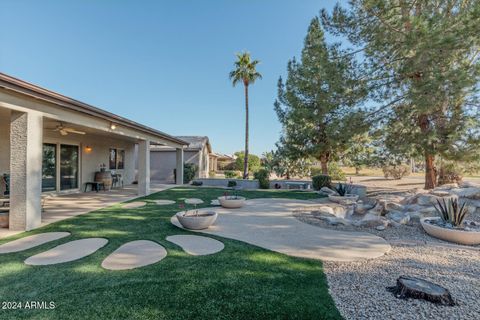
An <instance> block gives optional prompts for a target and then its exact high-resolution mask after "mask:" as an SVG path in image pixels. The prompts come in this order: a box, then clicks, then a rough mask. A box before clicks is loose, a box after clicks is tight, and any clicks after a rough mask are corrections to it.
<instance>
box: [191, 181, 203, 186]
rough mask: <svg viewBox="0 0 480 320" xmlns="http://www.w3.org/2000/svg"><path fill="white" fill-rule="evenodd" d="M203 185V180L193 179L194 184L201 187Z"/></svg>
mask: <svg viewBox="0 0 480 320" xmlns="http://www.w3.org/2000/svg"><path fill="white" fill-rule="evenodd" d="M201 185H203V182H202V181H196V180H193V181H192V186H197V187H199V186H201Z"/></svg>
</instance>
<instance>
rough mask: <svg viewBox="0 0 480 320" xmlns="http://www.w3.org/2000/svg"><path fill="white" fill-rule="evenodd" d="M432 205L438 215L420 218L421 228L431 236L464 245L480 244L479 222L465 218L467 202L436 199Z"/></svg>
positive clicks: (453, 199) (454, 199)
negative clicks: (436, 204) (434, 204)
mask: <svg viewBox="0 0 480 320" xmlns="http://www.w3.org/2000/svg"><path fill="white" fill-rule="evenodd" d="M437 203H438V206H434V207H435V209H436V210H437V213H438V214H439V217H426V218H422V219H420V223H421V224H422V227H423V229H424V230H425V232H426V233H428V234H429V235H431V236H432V237H435V238H439V239H442V240H445V241H450V242H455V243H459V244H466V245H476V244H480V223H477V222H473V221H468V220H465V217H466V216H467V214H468V209H467V203H466V202H464V203H463V204H462V205H460V204H459V201H458V199H456V198H449V199H446V200H445V199H442V201H440V200H437Z"/></svg>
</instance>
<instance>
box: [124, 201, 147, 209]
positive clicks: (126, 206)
mask: <svg viewBox="0 0 480 320" xmlns="http://www.w3.org/2000/svg"><path fill="white" fill-rule="evenodd" d="M146 204H147V203H146V202H144V201H134V202H128V203H124V204H122V208H124V209H135V208H140V207H143V206H144V205H146Z"/></svg>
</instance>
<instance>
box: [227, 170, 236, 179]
mask: <svg viewBox="0 0 480 320" xmlns="http://www.w3.org/2000/svg"><path fill="white" fill-rule="evenodd" d="M224 174H225V178H227V179H231V178H235V177H236V176H237V172H236V171H232V170H228V171H225V172H224Z"/></svg>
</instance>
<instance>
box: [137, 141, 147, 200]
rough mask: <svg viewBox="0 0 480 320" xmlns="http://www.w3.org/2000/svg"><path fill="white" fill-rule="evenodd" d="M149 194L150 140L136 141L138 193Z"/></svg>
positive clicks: (141, 194)
mask: <svg viewBox="0 0 480 320" xmlns="http://www.w3.org/2000/svg"><path fill="white" fill-rule="evenodd" d="M148 194H150V141H149V140H143V141H140V142H139V143H138V195H139V196H146V195H148Z"/></svg>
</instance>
